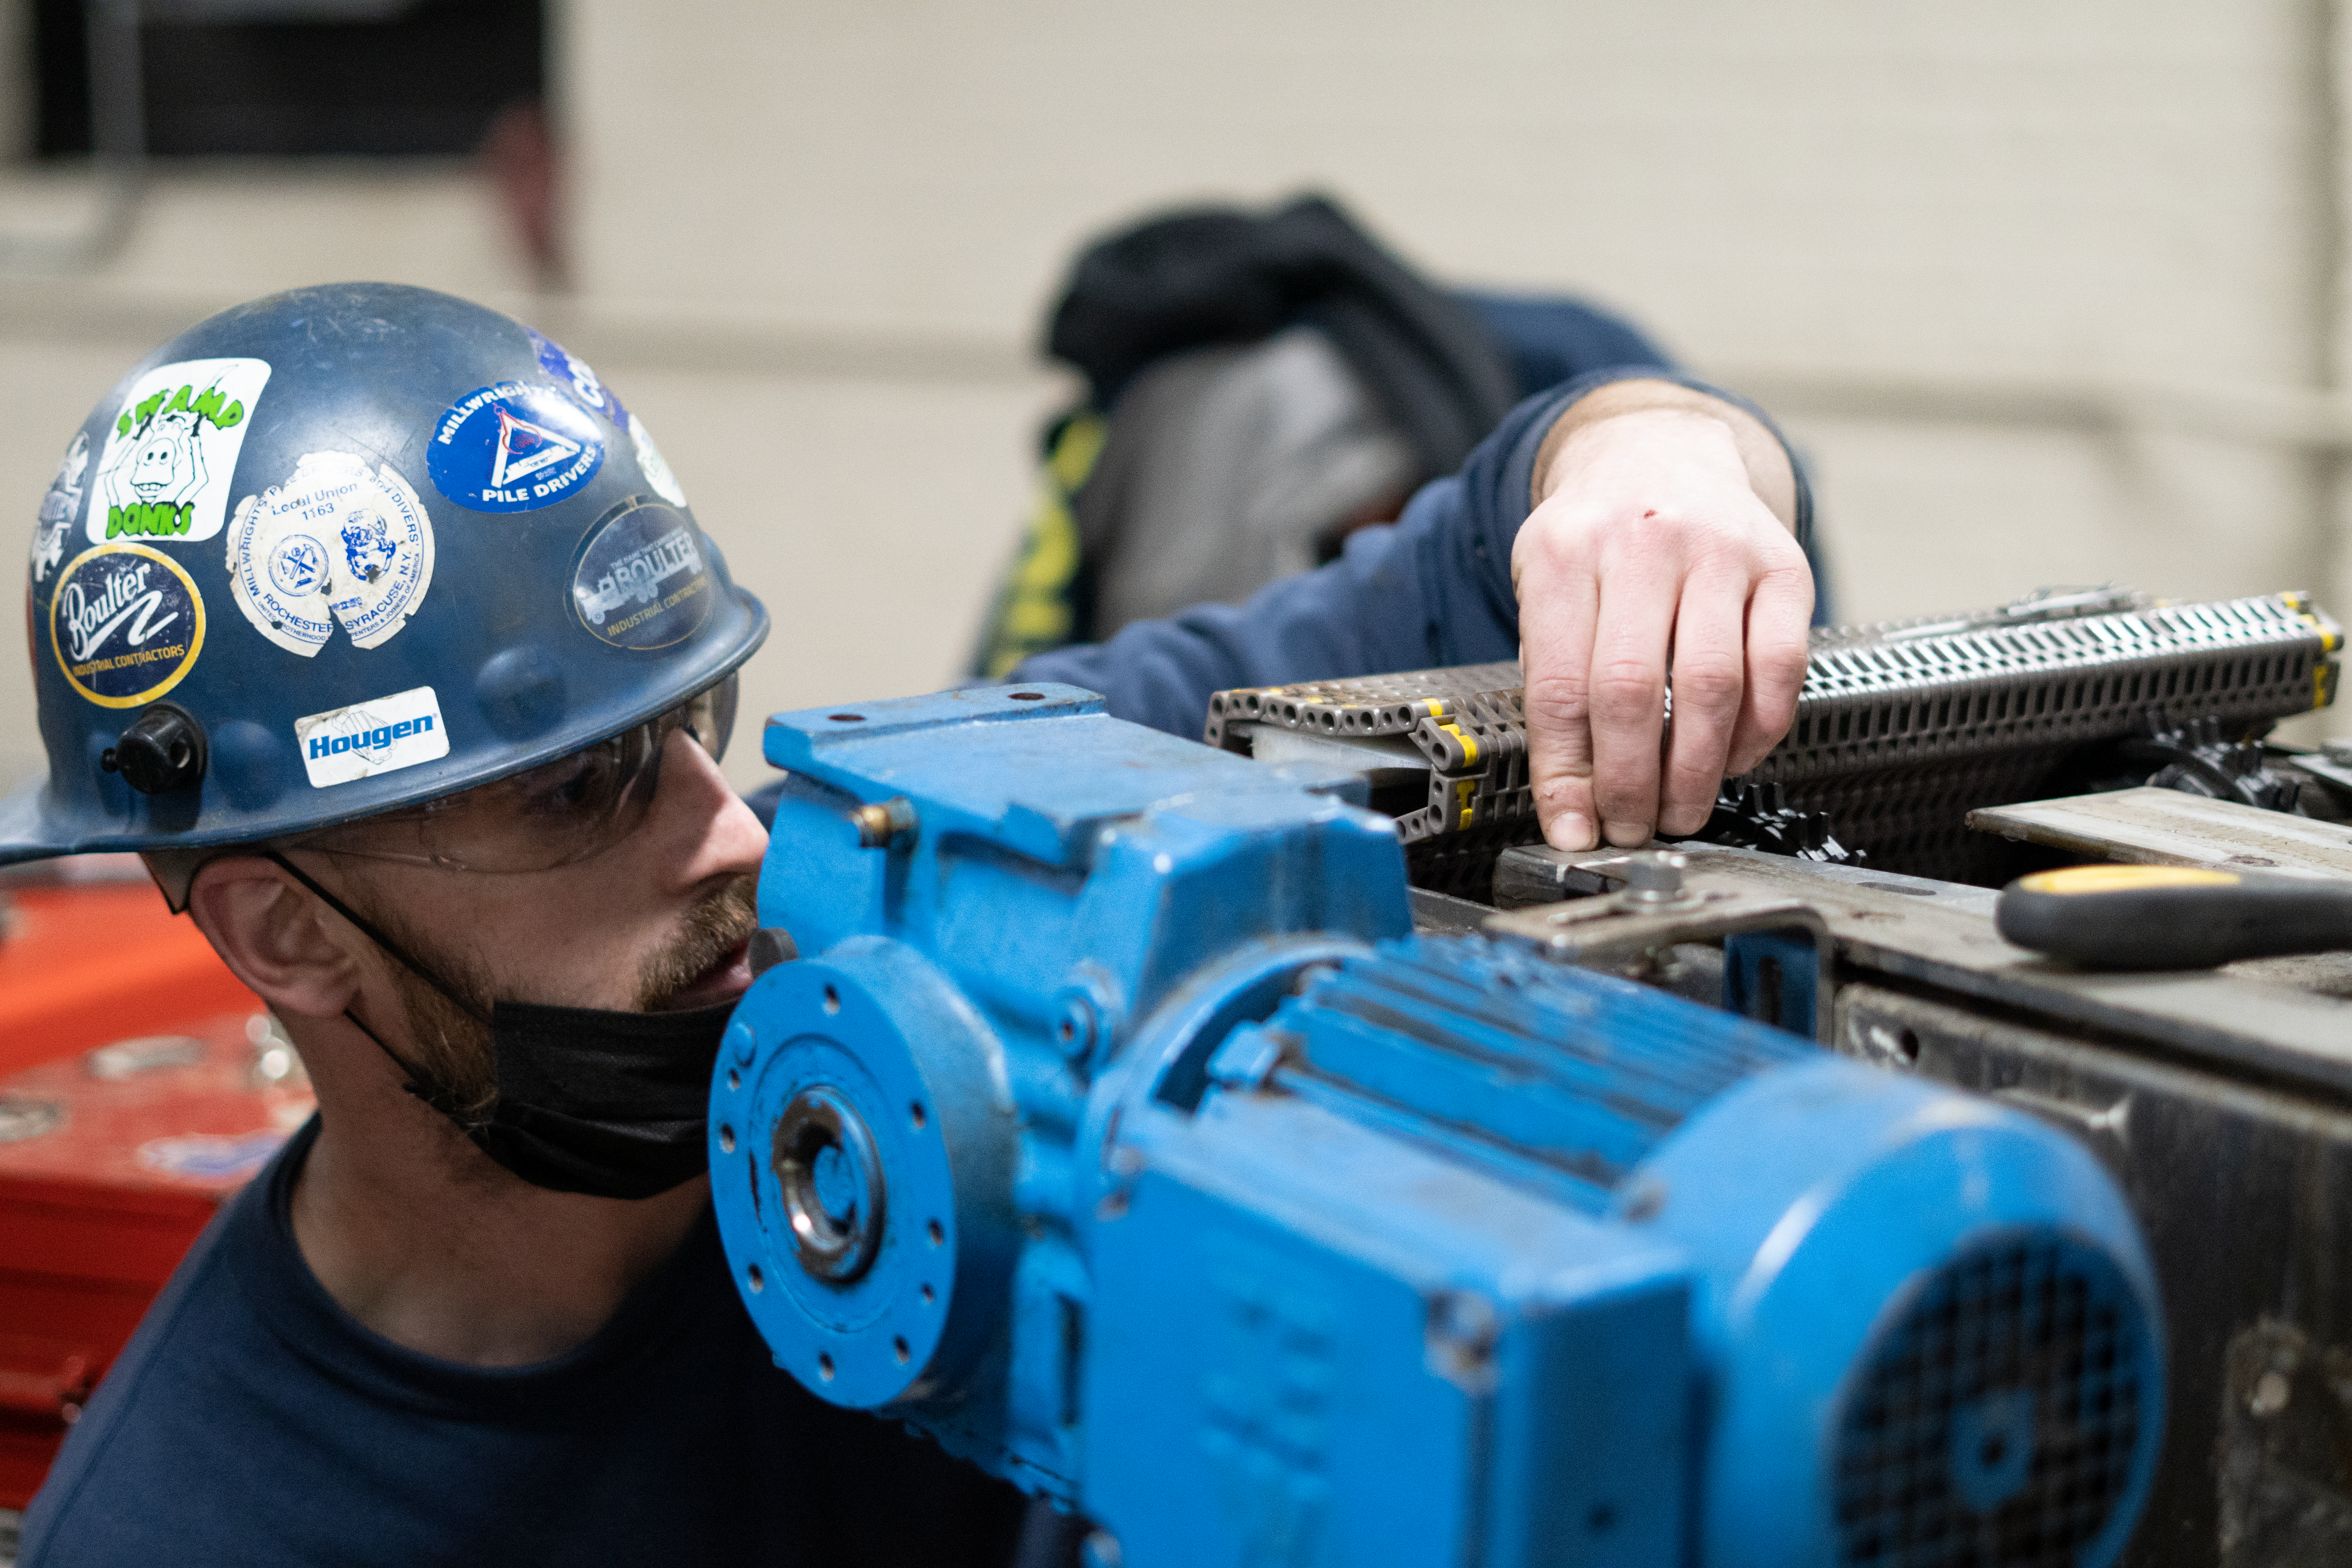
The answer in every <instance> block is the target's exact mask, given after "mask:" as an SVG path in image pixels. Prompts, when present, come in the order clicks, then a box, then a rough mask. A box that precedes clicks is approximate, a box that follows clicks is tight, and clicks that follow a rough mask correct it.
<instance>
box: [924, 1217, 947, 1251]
mask: <svg viewBox="0 0 2352 1568" xmlns="http://www.w3.org/2000/svg"><path fill="white" fill-rule="evenodd" d="M923 1234H924V1235H925V1236H927V1237H930V1239H931V1245H932V1246H933V1247H945V1246H946V1245H947V1244H948V1233H947V1227H946V1226H942V1225H941V1224H940V1222H939V1221H937V1220H933V1221H931V1222H930V1224H929V1225H927V1226H924V1227H923Z"/></svg>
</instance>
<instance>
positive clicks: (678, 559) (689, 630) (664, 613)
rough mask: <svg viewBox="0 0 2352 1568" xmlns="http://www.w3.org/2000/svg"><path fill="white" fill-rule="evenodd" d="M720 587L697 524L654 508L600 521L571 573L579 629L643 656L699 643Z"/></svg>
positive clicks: (638, 508)
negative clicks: (651, 651) (694, 640)
mask: <svg viewBox="0 0 2352 1568" xmlns="http://www.w3.org/2000/svg"><path fill="white" fill-rule="evenodd" d="M715 586H716V584H714V583H713V582H712V581H711V576H710V565H709V552H708V551H707V550H706V549H705V548H704V545H703V542H702V535H701V533H700V532H699V531H698V530H697V529H696V528H695V526H694V520H693V519H692V518H690V517H688V516H687V515H686V514H685V513H683V512H679V511H674V510H671V509H670V508H668V507H666V506H657V505H654V504H651V503H646V504H645V505H640V506H633V507H631V508H629V509H628V510H625V511H623V512H621V513H620V514H618V515H617V516H614V517H612V518H608V519H607V520H605V521H604V522H602V523H599V524H598V525H597V526H596V528H595V529H594V530H593V531H591V532H590V533H589V535H588V542H587V545H586V547H585V548H584V549H583V550H582V551H581V552H580V560H579V563H578V564H576V565H574V566H573V567H572V606H573V608H575V609H576V610H578V611H579V613H580V624H581V625H582V626H585V627H587V628H588V630H589V631H591V632H593V633H594V634H595V635H596V636H597V637H601V638H602V639H603V640H604V641H605V642H608V643H610V644H612V645H613V646H614V647H625V648H633V649H635V650H637V651H639V652H644V651H646V650H649V649H652V648H657V647H669V646H670V645H671V644H673V643H677V642H682V641H684V640H685V639H686V638H688V637H692V636H693V635H694V634H695V632H696V631H698V630H699V629H700V628H701V626H702V623H703V620H704V619H705V618H706V617H707V616H709V614H710V597H711V590H712V589H713V588H714V587H715Z"/></svg>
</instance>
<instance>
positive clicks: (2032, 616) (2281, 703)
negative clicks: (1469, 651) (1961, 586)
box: [1206, 589, 2343, 876]
mask: <svg viewBox="0 0 2352 1568" xmlns="http://www.w3.org/2000/svg"><path fill="white" fill-rule="evenodd" d="M2342 645H2343V636H2342V633H2341V632H2340V631H2339V630H2338V628H2337V626H2336V623H2335V622H2334V621H2332V620H2330V619H2329V618H2328V617H2327V616H2325V615H2324V614H2322V613H2321V612H2319V611H2318V610H2316V609H2315V608H2314V607H2313V605H2312V604H2311V602H2310V600H2309V598H2308V597H2307V596H2305V595H2301V594H2270V595H2259V596H2256V597H2252V598H2244V599H2226V600H2219V601H2214V602H2211V603H2203V604H2188V605H2156V604H2153V603H2151V602H2149V601H2147V600H2145V599H2143V598H2141V597H2140V596H2138V595H2134V594H2132V593H2131V592H2130V591H2128V590H2122V589H2103V590H2093V591H2088V592H2084V593H2074V594H2053V595H2037V596H2035V597H2033V598H2030V599H2026V600H2021V601H2019V602H2017V603H2016V604H2013V605H2005V606H2001V607H2000V608H1998V609H1995V610H1989V611H1981V612H1973V613H1970V614H1967V615H1962V616H1946V617H1940V618H1932V619H1928V620H1921V621H1911V622H1903V623H1888V624H1884V625H1878V626H1846V627H1837V628H1832V629H1829V630H1825V631H1821V632H1816V633H1815V634H1814V647H1813V651H1812V655H1811V662H1810V666H1809V668H1808V669H1807V672H1806V677H1805V684H1804V688H1803V690H1802V692H1801V695H1800V697H1799V699H1798V703H1797V717H1796V721H1795V722H1794V724H1793V725H1791V727H1790V731H1789V734H1788V737H1787V738H1786V739H1785V740H1784V741H1782V742H1781V743H1780V745H1779V746H1778V747H1777V748H1775V749H1774V750H1773V752H1771V754H1770V755H1769V756H1768V757H1767V758H1766V759H1765V760H1764V762H1763V763H1761V764H1760V765H1759V766H1758V767H1757V769H1756V770H1755V771H1754V772H1753V773H1750V774H1748V779H1749V780H1753V781H1755V782H1758V783H1777V784H1782V785H1784V786H1785V787H1786V789H1787V793H1788V799H1789V804H1790V805H1792V806H1795V807H1798V808H1800V809H1802V810H1821V811H1825V812H1827V813H1828V814H1829V815H1830V816H1831V817H1832V821H1833V822H1834V823H1835V824H1836V827H1837V831H1838V833H1839V835H1840V837H1842V838H1843V840H1844V841H1845V842H1846V843H1848V844H1849V845H1853V846H1855V847H1860V848H1862V849H1864V850H1865V851H1867V852H1869V853H1871V854H1872V856H1873V858H1874V859H1875V860H1877V861H1878V862H1879V863H1881V864H1887V865H1890V866H1891V867H1895V868H1900V869H1904V870H1909V871H1914V872H1916V873H1917V874H1921V875H1927V876H1936V875H1955V876H1957V875H1962V874H1964V871H1963V868H1962V863H1963V862H1965V861H1966V860H1967V859H1968V858H1969V856H1970V855H1971V854H1972V853H1973V848H1972V846H1971V844H1970V841H1969V837H1968V835H1967V834H1966V831H1965V829H1964V827H1963V826H1962V824H1961V821H1960V816H1963V815H1964V814H1965V812H1966V810H1967V809H1968V808H1969V806H1975V805H2000V804H2005V803H2007V802H2010V801H2015V800H2023V799H2027V798H2031V796H2032V793H2033V792H2034V791H2035V790H2036V789H2037V788H2038V787H2040V786H2041V785H2042V784H2043V783H2045V782H2046V781H2047V780H2048V779H2049V778H2050V777H2051V775H2052V773H2053V770H2054V769H2055V768H2056V767H2057V766H2058V764H2059V763H2060V761H2061V760H2062V759H2063V757H2064V756H2065V755H2066V754H2067V753H2068V752H2072V751H2074V750H2075V749H2076V748H2079V747H2081V746H2084V745H2085V744H2089V743H2091V742H2101V741H2112V740H2118V739H2121V738H2122V737H2124V736H2126V735H2132V734H2137V733H2141V732H2143V731H2147V729H2148V728H2150V726H2151V725H2152V724H2155V723H2158V722H2159V721H2171V722H2178V721H2185V720H2188V719H2192V718H2202V717H2207V716H2211V717H2213V718H2216V719H2218V720H2220V721H2221V722H2222V723H2223V724H2224V725H2225V726H2243V725H2248V724H2253V723H2259V722H2261V721H2267V720H2273V719H2278V718H2282V717H2284V716H2285V715H2287V714H2291V713H2300V712H2304V711H2305V710H2309V709H2312V708H2314V707H2321V706H2325V705H2326V704H2327V703H2329V702H2331V701H2333V700H2334V699H2335V691H2336V673H2337V665H2336V660H2335V658H2333V657H2332V656H2333V655H2334V654H2335V653H2336V651H2337V650H2338V649H2339V648H2340V647H2342ZM1518 678H1519V672H1518V667H1517V665H1513V664H1480V665H1464V666H1459V667H1456V668H1450V669H1424V670H1413V671H1408V672H1406V673H1403V674H1397V675H1381V676H1371V677H1367V678H1365V679H1357V680H1325V681H1310V682H1305V683H1302V684H1299V685H1295V686H1276V687H1260V688H1255V689H1239V690H1233V691H1222V692H1219V693H1218V694H1217V695H1216V696H1215V697H1213V699H1211V700H1210V709H1209V724H1208V731H1207V736H1206V738H1207V740H1208V741H1209V742H1210V743H1211V744H1213V745H1221V746H1223V747H1225V748H1227V749H1228V750H1232V751H1238V752H1247V751H1248V750H1249V749H1250V739H1249V737H1250V735H1251V734H1252V733H1253V732H1254V731H1255V727H1257V726H1262V725H1271V726H1274V727H1276V728H1279V729H1284V730H1293V731H1302V732H1307V733H1313V734H1319V735H1324V736H1328V737H1332V738H1337V739H1349V738H1370V737H1377V736H1386V735H1403V736H1408V737H1410V738H1411V740H1412V743H1413V745H1414V746H1415V748H1416V749H1418V750H1419V751H1420V752H1421V753H1422V754H1423V756H1424V757H1426V758H1428V760H1429V763H1430V784H1429V799H1428V804H1427V805H1424V806H1422V807H1420V808H1419V809H1417V810H1414V811H1411V812H1408V813H1406V814H1405V815H1403V816H1400V817H1399V818H1398V826H1399V830H1400V832H1401V833H1402V837H1404V840H1405V842H1406V843H1407V844H1409V845H1414V844H1420V843H1423V842H1424V841H1427V840H1432V839H1436V838H1441V837H1446V836H1448V835H1453V834H1459V833H1466V832H1472V831H1474V830H1476V831H1477V832H1478V834H1479V837H1481V838H1482V839H1494V838H1498V837H1499V838H1501V839H1503V840H1506V841H1507V840H1508V839H1509V838H1510V837H1514V836H1516V837H1519V838H1521V839H1524V838H1528V837H1533V836H1534V832H1535V816H1534V801H1533V797H1532V795H1531V794H1530V792H1529V789H1528V768H1527V721H1526V714H1525V710H1524V709H1523V707H1522V705H1521V701H1520V692H1519V689H1518ZM1962 778H1965V781H1966V783H1967V784H1968V786H1969V787H1968V794H1969V800H1968V801H1967V802H1965V803H1960V802H1958V801H1955V800H1953V799H1951V798H1949V797H1950V796H1951V795H1952V789H1951V787H1950V786H1951V785H1952V784H1954V783H1955V782H1956V781H1958V780H1960V779H1962ZM1735 782H1744V781H1735ZM1890 856H1891V857H1892V858H1890ZM1898 862H1899V865H1898V864H1897V863H1898Z"/></svg>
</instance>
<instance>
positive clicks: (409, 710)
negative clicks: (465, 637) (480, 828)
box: [294, 686, 449, 789]
mask: <svg viewBox="0 0 2352 1568" xmlns="http://www.w3.org/2000/svg"><path fill="white" fill-rule="evenodd" d="M294 743H295V744H296V745H298V746H299V747H300V748H301V749H302V766H303V768H304V770H305V771H307V772H308V773H310V785H311V787H312V788H313V789H328V788H331V787H332V786H333V785H335V784H352V783H354V782H355V781H357V780H360V779H367V778H373V777H374V776H375V775H376V774H378V773H394V772H396V771H397V770H399V769H401V768H413V767H415V765H416V764H417V763H429V762H432V761H434V760H436V758H440V757H446V756H447V755H448V754H449V734H448V731H446V730H444V729H443V728H442V727H441V700H440V699H439V698H438V697H436V696H435V695H434V694H433V689H432V688H431V687H429V686H419V687H416V688H415V689H412V690H408V691H395V692H394V693H393V694H392V695H391V696H389V697H378V698H375V699H373V700H370V701H366V702H354V703H352V705H351V706H350V707H348V708H331V709H329V710H327V711H326V712H324V713H313V714H311V715H310V717H308V718H306V719H297V720H295V721H294Z"/></svg>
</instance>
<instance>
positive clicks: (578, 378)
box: [530, 332, 629, 430]
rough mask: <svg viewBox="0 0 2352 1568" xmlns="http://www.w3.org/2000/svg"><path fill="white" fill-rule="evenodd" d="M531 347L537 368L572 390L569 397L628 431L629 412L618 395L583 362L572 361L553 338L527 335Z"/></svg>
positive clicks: (575, 359)
mask: <svg viewBox="0 0 2352 1568" xmlns="http://www.w3.org/2000/svg"><path fill="white" fill-rule="evenodd" d="M530 346H531V348H532V350H533V351H534V352H535V353H537V354H538V355H539V368H540V369H541V370H543V371H545V372H546V373H547V374H550V375H551V376H553V377H554V378H555V379H556V380H558V381H560V382H562V384H564V385H566V386H568V387H570V388H571V389H572V396H574V397H576V398H578V399H579V400H580V401H581V402H583V403H584V404H586V405H588V406H589V407H591V408H593V409H594V410H596V412H597V413H599V414H602V415H603V416H604V417H605V418H607V419H610V420H611V421H612V422H613V424H614V426H615V427H616V428H619V429H624V430H625V429H627V428H628V426H629V411H628V410H627V409H625V408H624V407H622V406H621V398H620V395H619V394H618V393H616V392H614V390H613V389H612V388H611V387H609V386H606V385H605V384H604V382H603V381H602V380H600V379H599V378H598V377H597V374H596V373H595V372H594V371H593V370H590V369H589V368H588V362H587V361H586V360H584V359H578V358H575V357H573V355H572V352H571V351H570V350H569V349H566V348H565V347H564V346H563V345H562V343H559V342H556V341H555V340H554V339H552V338H543V337H541V336H540V335H539V334H538V333H537V332H532V333H531V334H530Z"/></svg>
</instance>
